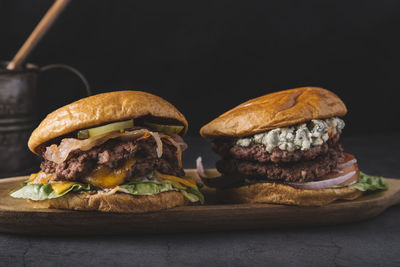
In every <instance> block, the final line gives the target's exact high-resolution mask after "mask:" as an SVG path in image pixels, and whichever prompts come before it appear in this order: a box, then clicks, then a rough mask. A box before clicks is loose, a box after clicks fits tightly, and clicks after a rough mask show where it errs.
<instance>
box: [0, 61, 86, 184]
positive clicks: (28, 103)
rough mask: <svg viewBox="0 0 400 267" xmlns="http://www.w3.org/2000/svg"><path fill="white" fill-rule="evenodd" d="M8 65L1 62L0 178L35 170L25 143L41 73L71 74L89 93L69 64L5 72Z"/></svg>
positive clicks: (33, 118)
mask: <svg viewBox="0 0 400 267" xmlns="http://www.w3.org/2000/svg"><path fill="white" fill-rule="evenodd" d="M7 64H8V62H1V61H0V177H9V176H16V175H22V174H26V173H28V172H29V171H31V170H32V168H34V167H33V166H34V164H35V161H36V160H35V157H34V155H33V154H32V153H31V152H30V151H29V150H28V148H27V141H28V139H29V136H30V134H31V133H32V130H33V128H34V127H35V126H36V123H37V115H38V114H37V108H36V107H35V105H37V102H36V96H37V85H38V80H39V75H40V73H41V72H43V71H46V70H49V69H55V68H64V69H67V70H69V71H72V72H73V73H75V74H76V75H77V76H78V77H79V78H80V79H81V80H82V82H83V83H84V85H85V87H86V91H87V94H88V95H90V94H91V92H90V87H89V84H88V82H87V80H86V79H85V77H84V76H83V75H82V74H81V73H80V72H79V71H77V70H76V69H74V68H72V67H70V66H68V65H64V64H54V65H48V66H45V67H42V68H40V67H38V66H36V65H34V64H26V65H25V67H24V68H22V69H19V70H7V69H6V66H7ZM36 168H37V166H36Z"/></svg>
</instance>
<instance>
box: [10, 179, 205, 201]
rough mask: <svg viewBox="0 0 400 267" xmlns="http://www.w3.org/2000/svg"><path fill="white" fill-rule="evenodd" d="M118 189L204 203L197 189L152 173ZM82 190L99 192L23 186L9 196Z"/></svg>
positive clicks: (89, 187)
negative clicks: (168, 194) (173, 195)
mask: <svg viewBox="0 0 400 267" xmlns="http://www.w3.org/2000/svg"><path fill="white" fill-rule="evenodd" d="M119 187H121V188H123V189H126V190H127V191H128V192H129V194H131V195H135V196H140V195H153V194H158V193H162V192H167V191H178V192H181V193H182V194H183V195H184V196H185V197H186V198H187V199H188V200H189V201H190V202H198V201H200V202H201V203H202V204H203V203H204V196H203V194H202V193H201V192H200V191H199V190H198V189H197V188H196V189H195V188H191V187H188V186H186V185H182V184H180V183H178V182H173V181H168V180H162V179H159V178H158V177H157V176H156V174H155V173H153V172H151V173H149V174H148V175H146V176H143V177H138V178H135V179H133V180H132V181H131V182H129V183H127V184H122V185H120V186H119ZM82 190H86V191H88V190H101V188H98V187H95V186H93V185H81V184H74V185H72V186H71V187H70V188H68V189H67V190H65V191H64V192H62V193H61V194H57V193H56V192H55V191H54V190H53V188H52V187H51V185H50V184H25V185H24V186H23V187H22V188H20V189H19V190H16V191H12V192H11V193H10V195H11V196H12V197H15V198H26V199H31V200H46V199H52V198H58V197H62V196H64V195H66V194H68V193H69V192H78V191H82Z"/></svg>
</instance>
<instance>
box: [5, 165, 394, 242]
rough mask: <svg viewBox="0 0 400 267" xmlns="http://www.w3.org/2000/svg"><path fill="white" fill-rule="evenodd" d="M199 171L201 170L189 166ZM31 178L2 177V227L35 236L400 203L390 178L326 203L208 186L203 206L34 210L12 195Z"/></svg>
mask: <svg viewBox="0 0 400 267" xmlns="http://www.w3.org/2000/svg"><path fill="white" fill-rule="evenodd" d="M186 173H187V174H188V175H192V176H197V175H196V174H195V170H186ZM26 179H27V177H15V178H7V179H1V180H0V232H9V233H19V234H31V235H71V234H78V235H89V234H126V233H160V232H200V231H218V230H234V229H257V228H272V227H280V228H282V227H291V226H296V227H298V226H311V225H327V224H338V223H346V222H354V221H361V220H365V219H368V218H372V217H374V216H376V215H378V214H380V213H381V212H383V211H384V210H385V209H386V208H388V207H390V206H392V205H396V204H400V180H396V179H387V180H388V183H389V189H388V190H387V191H382V192H377V193H372V194H367V195H364V196H362V197H360V198H359V199H356V200H353V201H337V202H334V203H332V204H329V205H326V206H323V207H297V206H286V205H272V204H235V205H227V204H225V205H221V204H216V203H215V199H216V198H215V196H214V195H213V193H214V191H213V190H209V189H208V190H205V191H204V194H205V197H206V199H207V203H206V204H205V205H201V206H186V207H178V208H173V209H169V210H164V211H159V212H152V213H142V214H129V213H102V212H88V211H70V210H55V209H33V208H31V207H30V205H29V203H27V201H26V200H24V199H14V198H12V197H10V196H9V195H8V193H9V192H10V191H11V190H12V189H16V188H19V187H20V184H21V182H22V181H24V180H26Z"/></svg>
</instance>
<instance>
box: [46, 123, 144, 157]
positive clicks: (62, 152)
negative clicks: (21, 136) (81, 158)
mask: <svg viewBox="0 0 400 267" xmlns="http://www.w3.org/2000/svg"><path fill="white" fill-rule="evenodd" d="M146 132H148V130H146V129H140V130H135V131H130V132H123V133H121V132H113V133H110V134H106V135H102V136H99V137H95V138H88V139H84V140H79V139H76V138H64V139H63V140H62V141H61V143H60V144H59V145H58V146H57V145H56V144H53V145H51V146H48V147H47V148H46V151H45V152H44V154H43V157H44V158H45V159H47V160H50V161H52V162H55V163H57V164H60V163H62V162H64V161H65V160H66V159H67V158H68V155H69V154H70V153H71V152H72V151H75V150H78V149H79V150H82V151H87V150H90V149H92V148H93V147H95V146H99V145H101V144H104V143H105V142H107V141H108V140H110V139H114V138H120V139H122V140H124V141H126V140H132V139H136V138H138V137H140V136H142V135H144V134H145V133H146Z"/></svg>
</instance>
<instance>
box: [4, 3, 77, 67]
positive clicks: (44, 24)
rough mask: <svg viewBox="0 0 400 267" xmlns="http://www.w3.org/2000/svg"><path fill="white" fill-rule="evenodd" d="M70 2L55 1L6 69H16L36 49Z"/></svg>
mask: <svg viewBox="0 0 400 267" xmlns="http://www.w3.org/2000/svg"><path fill="white" fill-rule="evenodd" d="M69 2H70V0H57V1H56V2H55V3H54V4H53V5H52V6H51V7H50V9H49V10H48V11H47V13H46V14H45V15H44V17H43V18H42V20H41V21H40V22H39V24H38V25H37V26H36V28H35V29H34V30H33V32H32V33H31V35H30V36H29V38H28V39H27V40H26V41H25V43H24V44H23V45H22V47H21V48H20V49H19V51H18V53H17V54H16V55H15V57H14V58H13V59H12V60H11V62H10V63H9V64H8V66H7V69H9V70H14V69H16V68H18V67H19V66H20V65H21V64H22V63H23V62H24V61H25V59H26V58H27V57H28V55H29V54H30V53H31V52H32V50H33V49H34V48H35V47H36V45H37V44H38V43H39V41H40V40H41V39H42V37H43V35H44V34H45V33H46V32H47V31H48V30H49V29H50V27H51V26H52V25H53V23H54V22H55V20H56V19H57V17H58V16H59V14H60V13H61V12H62V11H63V10H64V9H65V7H66V6H67V5H68V3H69Z"/></svg>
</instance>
